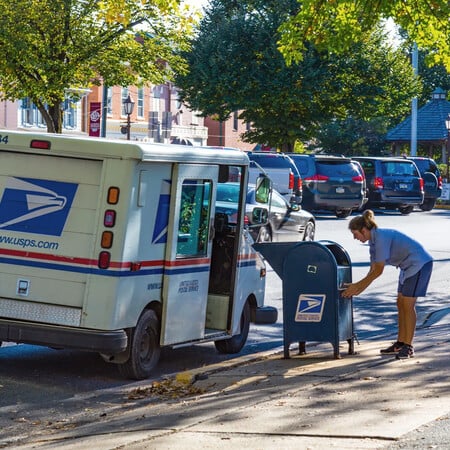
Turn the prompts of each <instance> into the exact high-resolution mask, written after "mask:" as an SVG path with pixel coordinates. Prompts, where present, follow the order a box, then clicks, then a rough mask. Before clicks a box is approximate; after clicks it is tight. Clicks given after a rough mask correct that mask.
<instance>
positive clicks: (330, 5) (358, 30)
mask: <svg viewBox="0 0 450 450" xmlns="http://www.w3.org/2000/svg"><path fill="white" fill-rule="evenodd" d="M299 3H300V5H301V6H300V9H299V11H298V13H297V14H296V15H295V16H292V17H290V18H289V19H288V20H286V22H285V23H284V24H283V25H282V26H281V28H280V31H281V38H280V41H279V47H280V50H281V52H282V53H283V55H284V56H285V58H286V60H287V61H288V62H289V63H291V62H293V61H299V60H301V59H302V57H303V52H304V49H305V43H306V42H311V43H313V44H315V45H316V46H318V47H319V48H321V49H325V48H326V49H328V50H329V51H333V52H342V51H345V50H348V49H349V48H350V47H351V46H352V44H353V42H355V41H360V40H361V39H364V37H365V36H366V35H367V34H368V33H370V31H371V30H372V29H373V28H374V27H375V26H376V25H377V24H378V23H379V22H380V20H382V19H389V18H391V19H393V20H394V22H395V23H396V24H397V25H398V26H400V27H401V28H403V29H404V30H405V31H406V33H407V34H408V36H409V38H410V39H411V41H412V42H416V43H417V45H418V47H419V48H423V49H427V50H428V56H427V58H428V60H429V61H430V62H431V63H433V64H438V63H442V64H444V65H445V66H446V67H447V69H448V70H450V21H449V20H448V18H449V17H450V3H449V2H448V1H447V0H432V1H429V0H416V1H414V2H410V1H405V0H382V1H380V0H364V1H354V0H333V1H323V0H301V1H300V2H299Z"/></svg>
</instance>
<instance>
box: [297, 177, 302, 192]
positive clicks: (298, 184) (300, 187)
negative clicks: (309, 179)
mask: <svg viewBox="0 0 450 450" xmlns="http://www.w3.org/2000/svg"><path fill="white" fill-rule="evenodd" d="M297 189H298V190H299V191H301V190H302V189H303V180H302V179H301V178H299V179H298V181H297Z"/></svg>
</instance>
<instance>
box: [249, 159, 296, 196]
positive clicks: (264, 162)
mask: <svg viewBox="0 0 450 450" xmlns="http://www.w3.org/2000/svg"><path fill="white" fill-rule="evenodd" d="M247 155H248V157H249V158H250V161H251V163H250V173H249V183H250V184H252V183H255V180H256V178H257V177H258V175H259V174H260V173H261V172H262V173H264V174H266V175H267V176H268V177H269V178H270V179H271V180H272V183H273V188H274V189H275V190H276V191H278V192H279V193H280V194H281V195H283V196H284V198H285V199H286V200H287V201H288V202H289V203H293V202H295V203H297V204H300V203H301V202H302V195H303V192H302V190H303V188H302V178H301V176H300V174H299V172H298V170H297V167H296V165H295V164H294V161H292V159H291V158H289V156H288V155H287V154H286V153H276V152H248V153H247Z"/></svg>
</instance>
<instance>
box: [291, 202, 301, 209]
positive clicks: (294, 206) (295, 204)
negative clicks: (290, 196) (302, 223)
mask: <svg viewBox="0 0 450 450" xmlns="http://www.w3.org/2000/svg"><path fill="white" fill-rule="evenodd" d="M289 207H290V208H291V211H300V206H299V204H298V203H291V204H290V205H289Z"/></svg>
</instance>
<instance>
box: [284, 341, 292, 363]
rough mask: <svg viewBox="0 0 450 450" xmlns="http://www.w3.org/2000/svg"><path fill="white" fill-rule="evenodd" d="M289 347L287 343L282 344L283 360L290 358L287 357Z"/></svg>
mask: <svg viewBox="0 0 450 450" xmlns="http://www.w3.org/2000/svg"><path fill="white" fill-rule="evenodd" d="M289 346H290V344H289V343H288V342H285V343H284V359H290V358H291V356H290V355H289Z"/></svg>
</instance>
